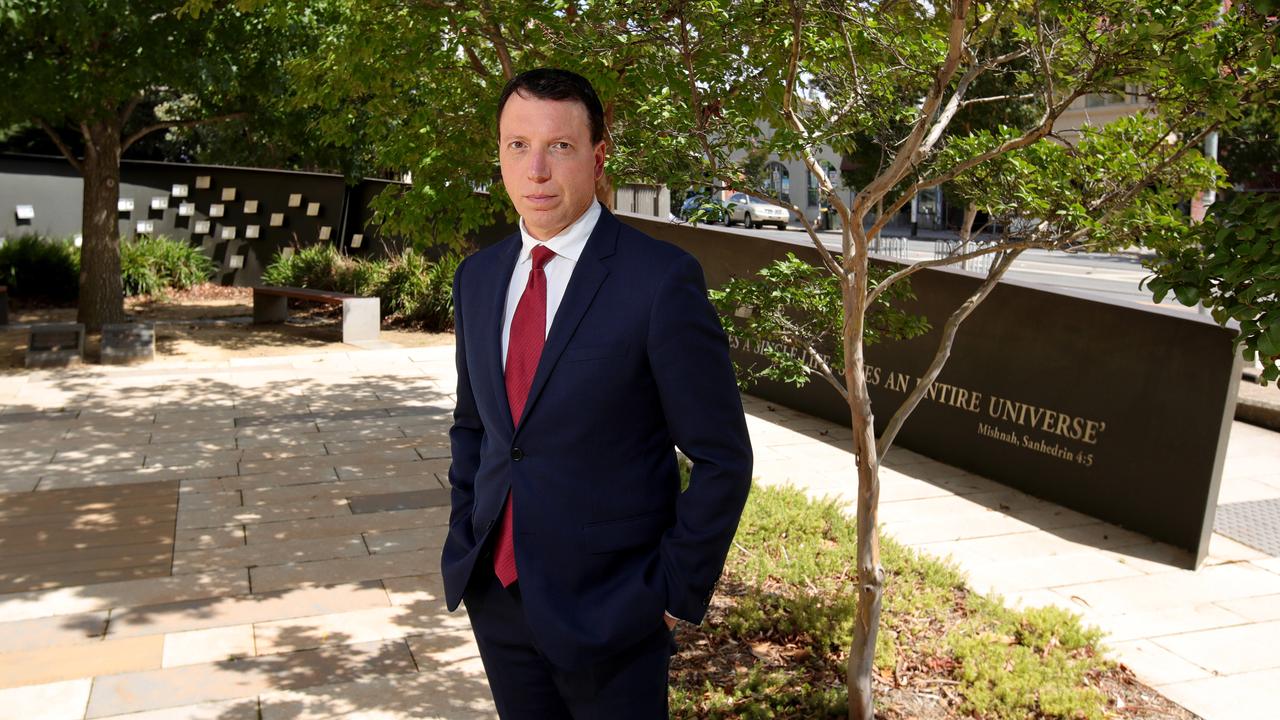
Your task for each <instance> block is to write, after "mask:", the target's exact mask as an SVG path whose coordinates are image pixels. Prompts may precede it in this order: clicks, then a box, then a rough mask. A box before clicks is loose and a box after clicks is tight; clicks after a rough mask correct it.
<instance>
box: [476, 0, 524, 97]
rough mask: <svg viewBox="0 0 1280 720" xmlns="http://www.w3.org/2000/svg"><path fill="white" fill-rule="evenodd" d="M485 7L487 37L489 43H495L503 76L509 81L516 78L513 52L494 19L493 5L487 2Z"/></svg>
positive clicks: (494, 46) (494, 47)
mask: <svg viewBox="0 0 1280 720" xmlns="http://www.w3.org/2000/svg"><path fill="white" fill-rule="evenodd" d="M483 6H484V24H485V29H486V32H485V35H486V37H488V38H489V42H491V43H493V49H494V51H495V52H496V53H498V62H499V63H500V64H501V65H502V76H503V77H504V78H506V79H507V80H510V79H511V78H513V77H515V76H516V70H515V64H514V63H513V62H511V52H510V51H509V50H508V49H507V41H506V38H504V37H502V28H500V27H498V23H497V21H496V20H494V19H493V4H492V3H489V2H485V3H484V4H483Z"/></svg>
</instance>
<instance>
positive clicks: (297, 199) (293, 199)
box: [289, 193, 302, 207]
mask: <svg viewBox="0 0 1280 720" xmlns="http://www.w3.org/2000/svg"><path fill="white" fill-rule="evenodd" d="M289 207H302V193H293V194H292V195H290V196H289Z"/></svg>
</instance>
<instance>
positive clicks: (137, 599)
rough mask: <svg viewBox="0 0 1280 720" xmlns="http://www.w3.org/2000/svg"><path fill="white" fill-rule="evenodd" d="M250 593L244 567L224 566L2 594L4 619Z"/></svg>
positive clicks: (0, 606)
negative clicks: (94, 583) (160, 575)
mask: <svg viewBox="0 0 1280 720" xmlns="http://www.w3.org/2000/svg"><path fill="white" fill-rule="evenodd" d="M248 594H249V577H248V573H246V572H245V571H244V570H220V571H215V572H207V573H195V574H192V575H183V576H179V577H158V578H148V579H145V580H126V581H123V582H113V583H103V584H99V585H90V586H86V587H81V588H58V589H55V590H38V591H28V592H19V593H9V594H6V595H0V623H5V622H11V621H14V620H30V619H32V618H41V617H50V616H52V615H71V614H79V613H86V612H93V611H96V610H107V609H110V608H115V607H122V606H123V607H127V606H131V605H149V604H155V603H159V602H168V601H184V600H192V599H199V598H209V597H218V596H225V595H248Z"/></svg>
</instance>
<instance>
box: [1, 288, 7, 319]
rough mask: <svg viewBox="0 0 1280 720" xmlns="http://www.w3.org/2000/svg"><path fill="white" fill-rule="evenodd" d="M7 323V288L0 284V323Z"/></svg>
mask: <svg viewBox="0 0 1280 720" xmlns="http://www.w3.org/2000/svg"><path fill="white" fill-rule="evenodd" d="M8 324H9V288H7V287H5V286H4V285H0V325H8Z"/></svg>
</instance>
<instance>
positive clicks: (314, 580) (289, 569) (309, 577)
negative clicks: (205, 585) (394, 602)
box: [249, 547, 440, 592]
mask: <svg viewBox="0 0 1280 720" xmlns="http://www.w3.org/2000/svg"><path fill="white" fill-rule="evenodd" d="M439 566H440V548H439V547H435V548H424V549H422V550H411V551H408V552H398V553H391V554H385V553H384V554H380V555H370V556H367V557H352V558H339V559H336V560H317V561H315V562H306V563H291V564H289V565H270V566H267V567H255V568H250V570H249V576H250V578H251V582H252V583H253V587H254V590H255V591H256V592H271V591H273V590H281V589H284V588H292V587H299V586H304V585H331V584H335V583H354V582H364V581H369V580H378V579H381V578H391V577H396V576H399V575H418V574H421V573H423V572H425V571H428V570H431V569H435V568H438V567H439Z"/></svg>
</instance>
